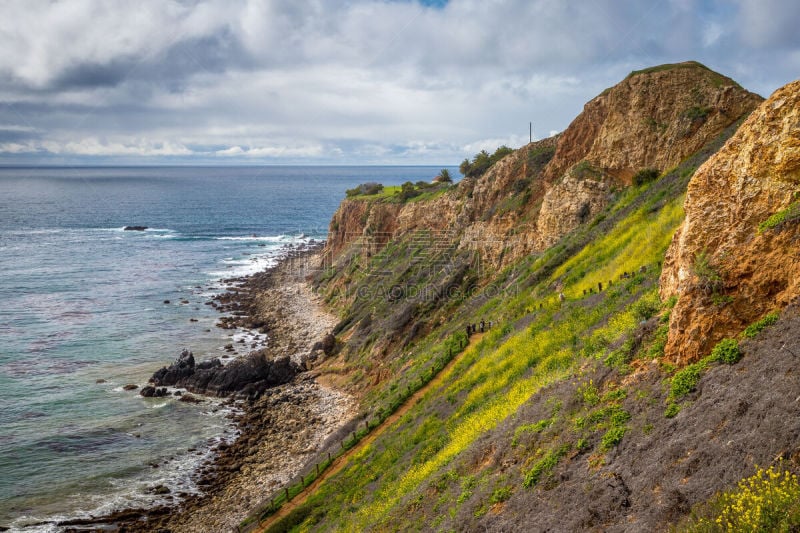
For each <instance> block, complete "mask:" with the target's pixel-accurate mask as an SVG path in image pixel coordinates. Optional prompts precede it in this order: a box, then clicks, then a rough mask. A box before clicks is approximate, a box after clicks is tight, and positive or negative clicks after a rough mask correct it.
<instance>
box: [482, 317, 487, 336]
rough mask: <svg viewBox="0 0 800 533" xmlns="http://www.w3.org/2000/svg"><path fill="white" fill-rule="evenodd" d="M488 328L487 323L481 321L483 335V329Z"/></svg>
mask: <svg viewBox="0 0 800 533" xmlns="http://www.w3.org/2000/svg"><path fill="white" fill-rule="evenodd" d="M485 326H486V323H485V322H484V321H483V319H481V333H483V329H484V327H485Z"/></svg>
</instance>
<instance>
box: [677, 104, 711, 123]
mask: <svg viewBox="0 0 800 533" xmlns="http://www.w3.org/2000/svg"><path fill="white" fill-rule="evenodd" d="M710 112H711V108H710V107H705V106H699V105H695V106H692V107H690V108H689V109H687V110H686V111H684V113H683V115H684V116H685V117H686V118H688V119H689V120H692V121H694V120H705V118H706V117H707V116H708V114H709V113H710Z"/></svg>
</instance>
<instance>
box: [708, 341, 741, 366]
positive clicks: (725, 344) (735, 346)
mask: <svg viewBox="0 0 800 533" xmlns="http://www.w3.org/2000/svg"><path fill="white" fill-rule="evenodd" d="M711 358H712V359H713V360H714V361H718V362H720V363H725V364H727V365H732V364H735V363H738V362H739V359H741V358H742V351H741V350H740V349H739V343H738V342H737V341H736V339H723V340H721V341H719V342H718V343H717V345H716V346H714V348H713V349H712V350H711Z"/></svg>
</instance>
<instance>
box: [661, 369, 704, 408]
mask: <svg viewBox="0 0 800 533" xmlns="http://www.w3.org/2000/svg"><path fill="white" fill-rule="evenodd" d="M705 367H706V365H705V363H704V362H703V361H701V362H699V363H694V364H691V365H689V366H687V367H685V368H683V369H682V370H679V371H678V372H676V373H675V375H674V376H672V380H670V391H669V395H670V397H671V398H674V399H678V398H682V397H684V396H686V395H687V394H689V393H690V392H692V391H693V390H694V388H695V387H696V386H697V382H698V381H700V375H701V374H702V372H703V370H705Z"/></svg>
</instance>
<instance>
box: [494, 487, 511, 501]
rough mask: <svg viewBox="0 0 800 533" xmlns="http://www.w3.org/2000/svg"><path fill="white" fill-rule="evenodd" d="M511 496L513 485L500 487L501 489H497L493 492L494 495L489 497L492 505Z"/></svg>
mask: <svg viewBox="0 0 800 533" xmlns="http://www.w3.org/2000/svg"><path fill="white" fill-rule="evenodd" d="M510 497H511V487H500V488H499V489H495V490H494V492H492V495H491V497H490V498H489V503H491V504H492V505H494V504H496V503H503V502H504V501H506V500H508V499H509V498H510Z"/></svg>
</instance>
